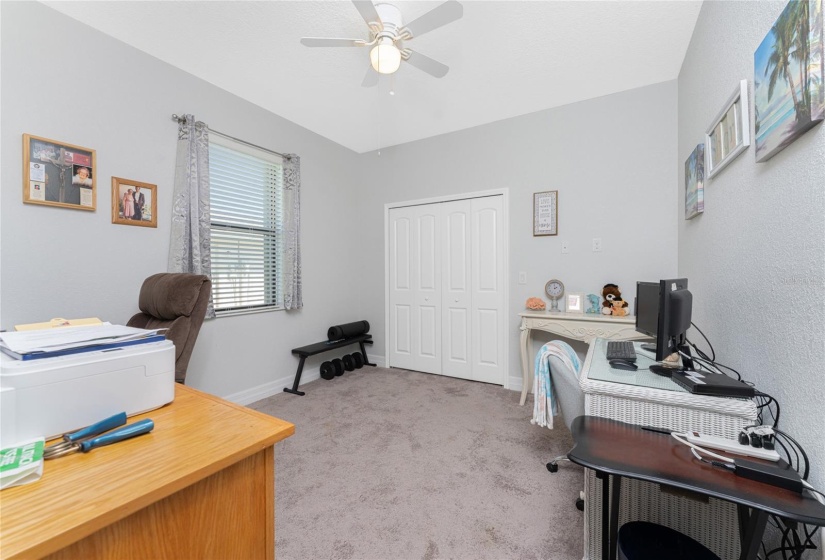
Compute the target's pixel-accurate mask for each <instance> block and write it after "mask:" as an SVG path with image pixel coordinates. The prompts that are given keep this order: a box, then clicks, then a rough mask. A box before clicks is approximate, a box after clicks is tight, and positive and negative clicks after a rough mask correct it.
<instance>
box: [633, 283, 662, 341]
mask: <svg viewBox="0 0 825 560" xmlns="http://www.w3.org/2000/svg"><path fill="white" fill-rule="evenodd" d="M636 330H637V331H639V332H640V333H642V334H646V335H647V336H649V337H650V338H654V339H655V338H656V333H658V332H659V283H658V282H636Z"/></svg>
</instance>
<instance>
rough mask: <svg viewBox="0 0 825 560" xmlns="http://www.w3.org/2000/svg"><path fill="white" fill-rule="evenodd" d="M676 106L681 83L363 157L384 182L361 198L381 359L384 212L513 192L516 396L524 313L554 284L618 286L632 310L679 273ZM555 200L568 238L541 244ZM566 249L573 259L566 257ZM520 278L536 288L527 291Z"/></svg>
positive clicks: (375, 181)
mask: <svg viewBox="0 0 825 560" xmlns="http://www.w3.org/2000/svg"><path fill="white" fill-rule="evenodd" d="M676 101H677V100H676V82H675V81H671V82H665V83H662V84H656V85H652V86H647V87H643V88H639V89H634V90H630V91H626V92H622V93H617V94H614V95H609V96H605V97H600V98H597V99H591V100H588V101H582V102H580V103H574V104H571V105H565V106H563V107H558V108H555V109H549V110H546V111H540V112H537V113H531V114H529V115H525V116H522V117H516V118H513V119H507V120H504V121H500V122H496V123H492V124H487V125H483V126H478V127H475V128H471V129H468V130H463V131H459V132H454V133H451V134H446V135H443V136H437V137H434V138H429V139H426V140H420V141H418V142H411V143H409V144H403V145H401V146H397V147H395V148H387V149H384V150H381V155H380V156H378V155H377V154H376V153H374V152H373V153H372V154H365V155H363V156H361V157H362V158H365V159H367V160H369V161H370V162H371V165H369V166H367V165H364V167H365V168H367V169H369V170H371V171H372V173H373V175H372V180H370V181H368V182H365V183H364V184H363V188H362V190H361V194H360V197H361V199H362V200H363V206H362V208H363V212H362V215H363V216H364V220H363V222H362V230H361V236H360V237H361V239H363V244H364V255H365V264H364V271H365V273H364V275H363V285H364V289H362V290H360V291H359V293H360V294H362V295H361V297H362V301H363V305H362V307H363V310H364V314H365V315H366V316H368V317H370V320H371V321H372V320H373V318H375V320H376V323H375V325H374V328H375V330H376V332H378V333H382V336H381V340H378V341H377V343H376V348H375V353H376V354H379V355H383V354H384V346H383V332H384V258H383V247H384V233H383V228H384V222H383V209H384V204H385V203H390V202H400V201H406V200H413V199H420V198H426V197H434V196H443V195H447V194H459V193H466V192H473V191H482V190H488V189H499V188H505V187H506V188H508V189H509V190H510V216H509V219H510V232H509V233H510V246H509V252H510V270H508V271H507V274H508V276H509V282H510V296H509V301H510V317H509V318H508V319H507V327H508V336H509V337H510V355H509V361H508V369H509V374H510V378H511V387H520V386H521V360H520V357H519V356H520V354H519V346H518V339H519V330H518V326H519V318H518V316H517V314H518V313H520V312H521V311H522V310H524V302H525V301H526V300H527V298H528V297H530V296H539V297H541V296H543V294H544V284H545V283H546V282H547V281H548V280H549V279H550V278H559V279H560V280H562V282H564V284H565V287H566V288H567V290H568V291H571V292H585V293H599V291H600V290H601V287H602V286H604V284H605V283H607V282H615V283H617V284H619V286H620V287H622V289H623V290H624V296H625V298H626V299H628V300H629V301H631V302H632V301H633V298H634V295H635V290H636V281H637V280H657V279H659V278H665V277H668V276H670V275H672V274H674V273H675V272H676V260H677V255H676V217H675V215H674V214H673V212H671V211H670V209H671V208H673V207H674V206H675V205H676V195H677V190H678V189H677V184H676V177H674V174H673V159H674V158H675V156H676V132H675V131H676ZM546 190H558V191H559V235H558V236H556V237H533V230H532V227H533V226H532V211H533V193H534V192H539V191H546ZM594 237H601V238H602V243H603V251H602V252H600V253H594V252H592V251H591V245H592V243H591V241H592V239H593V238H594ZM565 240H566V241H568V242H569V244H570V252H569V253H567V254H562V252H561V244H562V242H563V241H565ZM520 271H524V272H527V284H526V285H520V284H519V283H518V273H519V272H520ZM535 336H536V339H537V340H540V339H542V338H543V335H542V334H541V333H538V334H536V335H535ZM549 336H550V335H546V337H544V338H547V337H549ZM579 349H580V350H583V347H581V346H580V347H579Z"/></svg>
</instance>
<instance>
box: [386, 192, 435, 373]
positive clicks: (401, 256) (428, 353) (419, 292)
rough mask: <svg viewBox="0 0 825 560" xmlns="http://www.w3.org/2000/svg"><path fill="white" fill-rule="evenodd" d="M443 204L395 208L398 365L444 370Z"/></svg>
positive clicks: (393, 339) (394, 342)
mask: <svg viewBox="0 0 825 560" xmlns="http://www.w3.org/2000/svg"><path fill="white" fill-rule="evenodd" d="M440 312H441V209H440V208H439V207H437V206H430V205H427V206H410V207H407V208H399V209H397V210H393V211H392V212H391V213H390V348H391V353H392V365H393V366H396V367H402V368H406V369H413V370H416V371H424V372H427V373H441V314H440Z"/></svg>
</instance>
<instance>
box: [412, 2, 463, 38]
mask: <svg viewBox="0 0 825 560" xmlns="http://www.w3.org/2000/svg"><path fill="white" fill-rule="evenodd" d="M462 15H464V6H462V5H461V4H459V3H458V2H457V1H456V0H447V2H444V3H443V4H441V5H440V6H438V7H437V8H433V9H432V10H430V11H429V12H427V13H426V14H424V15H423V16H421V17H419V18H418V19H415V20H413V21H411V22H410V23H408V24H407V25H405V26H404V29H406V30H407V31H409V33H410V35H412V37H418V36H420V35H423V34H424V33H427V32H429V31H432V30H433V29H437V28H439V27H441V26H443V25H447V24H448V23H452V22H454V21H455V20H457V19H461V16H462Z"/></svg>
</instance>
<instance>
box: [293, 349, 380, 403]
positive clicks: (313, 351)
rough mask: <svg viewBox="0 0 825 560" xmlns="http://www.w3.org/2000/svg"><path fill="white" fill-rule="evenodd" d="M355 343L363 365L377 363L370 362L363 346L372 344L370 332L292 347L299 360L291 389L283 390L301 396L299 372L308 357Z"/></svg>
mask: <svg viewBox="0 0 825 560" xmlns="http://www.w3.org/2000/svg"><path fill="white" fill-rule="evenodd" d="M356 343H357V344H359V345H360V346H361V355H362V356H363V357H364V365H366V366H373V367H375V366H376V365H377V364H371V363H370V361H369V359H368V358H367V351H366V349H365V348H364V344H372V335H371V334H359V335H358V336H352V337H349V338H342V339H341V340H325V341H324V342H316V343H315V344H310V345H309V346H301V347H300V348H293V349H292V353H293V354H295V355H296V356H300V357H301V361H300V362H298V371H297V372H296V373H295V382H294V383H293V384H292V389H290V388H289V387H284V392H286V393H292V394H293V395H299V396H301V397H303V396H304V395H305V394H306V393H304V392H303V391H299V390H298V384H299V383H300V382H301V373H302V372H303V371H304V362H305V361H306V359H307V358H308V357H310V356H315V355H316V354H323V353H324V352H328V351H329V350H336V349H338V348H343V347H344V346H349V345H350V344H356Z"/></svg>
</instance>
